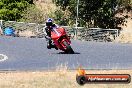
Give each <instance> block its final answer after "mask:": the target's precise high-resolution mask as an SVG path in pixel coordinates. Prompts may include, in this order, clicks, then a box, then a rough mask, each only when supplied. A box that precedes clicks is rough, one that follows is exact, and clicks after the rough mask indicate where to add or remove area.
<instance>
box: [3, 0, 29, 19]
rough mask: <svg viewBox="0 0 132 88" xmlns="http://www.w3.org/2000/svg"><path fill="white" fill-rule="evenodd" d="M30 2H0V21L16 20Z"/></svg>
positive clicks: (19, 0) (4, 0) (6, 0)
mask: <svg viewBox="0 0 132 88" xmlns="http://www.w3.org/2000/svg"><path fill="white" fill-rule="evenodd" d="M29 3H32V0H0V19H2V20H18V19H20V18H21V17H22V16H21V14H22V12H23V10H24V9H26V8H27V7H28V6H29Z"/></svg>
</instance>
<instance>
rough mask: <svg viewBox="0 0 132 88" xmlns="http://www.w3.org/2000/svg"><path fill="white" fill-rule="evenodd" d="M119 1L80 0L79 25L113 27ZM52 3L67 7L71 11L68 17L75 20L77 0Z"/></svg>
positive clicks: (59, 0)
mask: <svg viewBox="0 0 132 88" xmlns="http://www.w3.org/2000/svg"><path fill="white" fill-rule="evenodd" d="M120 2H121V0H80V3H79V17H78V19H79V25H80V26H84V25H85V26H87V27H91V24H92V25H94V27H102V28H115V27H116V26H117V19H116V18H114V15H115V8H116V6H117V5H118V4H119V3H120ZM54 3H56V5H57V6H60V7H61V9H62V10H64V11H65V10H66V9H68V10H69V11H70V12H71V13H72V14H71V16H70V17H71V18H70V19H71V20H73V21H74V22H75V18H76V14H77V13H76V6H77V0H67V2H66V5H64V4H63V0H54ZM92 22H94V23H92Z"/></svg>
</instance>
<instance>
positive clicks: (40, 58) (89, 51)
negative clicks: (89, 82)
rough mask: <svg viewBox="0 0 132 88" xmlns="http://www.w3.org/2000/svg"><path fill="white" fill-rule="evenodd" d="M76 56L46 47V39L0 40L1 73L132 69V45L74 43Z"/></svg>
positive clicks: (1, 38) (0, 38)
mask: <svg viewBox="0 0 132 88" xmlns="http://www.w3.org/2000/svg"><path fill="white" fill-rule="evenodd" d="M72 47H73V49H74V51H75V54H63V52H62V51H59V50H58V51H57V50H55V49H51V50H48V49H47V48H46V41H45V39H30V38H12V37H0V54H5V55H7V56H8V59H7V60H5V61H2V62H0V70H20V71H21V70H33V71H34V70H35V71H36V70H52V69H56V68H58V67H59V68H60V67H61V66H67V67H68V68H69V69H76V68H78V66H80V65H81V66H83V68H85V69H132V44H117V43H101V42H98V43H96V42H81V41H74V40H72Z"/></svg>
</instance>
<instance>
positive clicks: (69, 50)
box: [63, 41, 74, 54]
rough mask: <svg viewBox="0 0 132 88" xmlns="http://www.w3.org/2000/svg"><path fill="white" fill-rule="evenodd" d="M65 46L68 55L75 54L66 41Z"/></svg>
mask: <svg viewBox="0 0 132 88" xmlns="http://www.w3.org/2000/svg"><path fill="white" fill-rule="evenodd" d="M63 44H64V45H65V46H66V50H65V52H66V53H68V54H74V51H73V49H72V48H71V46H70V45H69V44H68V43H67V42H66V41H64V42H63Z"/></svg>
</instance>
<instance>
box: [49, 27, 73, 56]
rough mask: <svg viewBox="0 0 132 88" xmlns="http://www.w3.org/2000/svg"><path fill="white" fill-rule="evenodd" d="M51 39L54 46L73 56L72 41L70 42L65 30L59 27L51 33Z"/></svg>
mask: <svg viewBox="0 0 132 88" xmlns="http://www.w3.org/2000/svg"><path fill="white" fill-rule="evenodd" d="M51 38H52V40H53V43H54V45H55V46H56V47H57V48H58V49H60V50H62V51H64V52H65V53H68V54H73V53H74V51H73V49H72V48H71V45H70V44H71V41H70V36H68V35H67V34H66V31H65V29H64V28H62V27H59V28H57V29H55V30H53V31H51Z"/></svg>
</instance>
